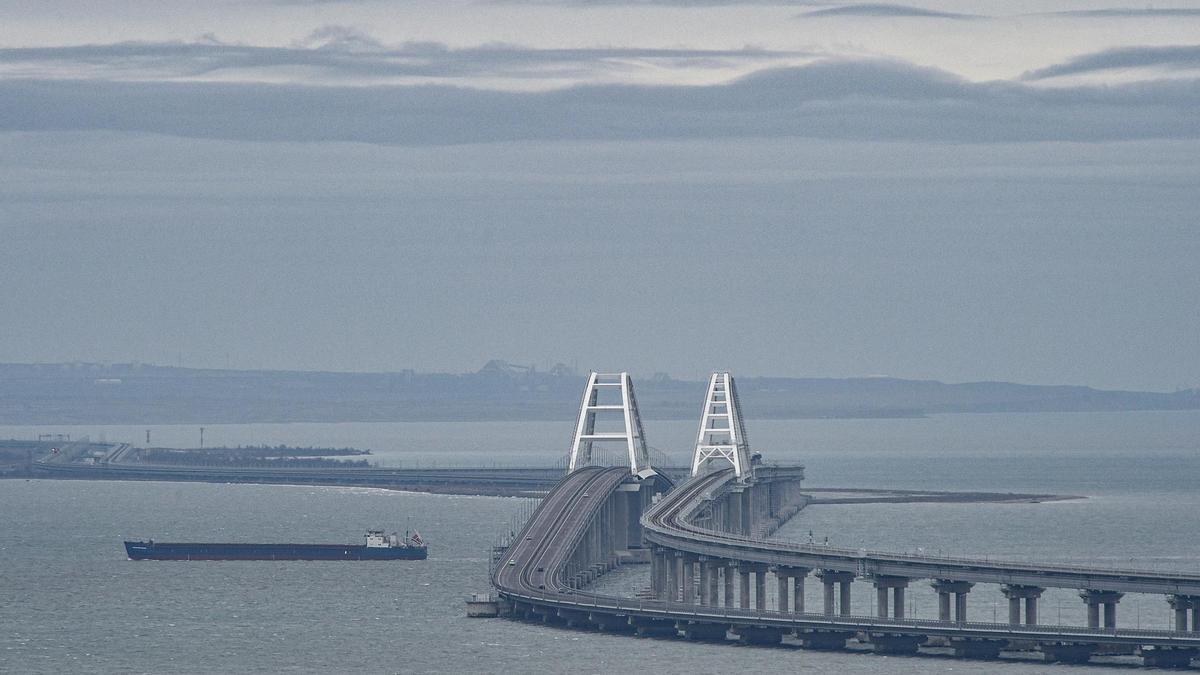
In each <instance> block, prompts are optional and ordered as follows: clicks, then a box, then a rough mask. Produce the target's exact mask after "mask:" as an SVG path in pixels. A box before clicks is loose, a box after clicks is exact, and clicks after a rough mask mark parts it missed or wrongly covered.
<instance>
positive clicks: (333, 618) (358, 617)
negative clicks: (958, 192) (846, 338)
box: [0, 411, 1200, 673]
mask: <svg viewBox="0 0 1200 675" xmlns="http://www.w3.org/2000/svg"><path fill="white" fill-rule="evenodd" d="M569 427H570V422H569V421H567V422H563V423H510V424H502V425H480V424H450V423H447V424H329V425H248V426H207V427H206V444H210V441H209V439H210V438H211V439H213V440H212V441H211V443H213V444H217V443H225V444H238V443H246V444H249V443H271V444H273V443H281V442H287V443H300V444H311V445H324V444H334V445H339V446H340V445H350V446H357V447H370V448H372V449H374V450H375V451H376V456H377V457H378V458H380V459H383V460H384V461H385V462H388V463H400V462H404V463H405V464H406V465H407V464H408V463H409V462H417V461H420V462H424V463H429V464H434V463H446V462H448V461H459V462H467V461H473V462H477V461H479V460H480V459H482V458H485V457H489V456H493V457H496V459H497V460H499V459H500V458H501V457H502V456H504V455H507V454H509V453H511V452H513V451H517V454H516V457H518V458H520V459H527V460H528V463H534V462H538V463H542V464H545V463H550V462H553V461H555V460H556V459H557V458H558V457H560V456H561V455H562V454H563V448H564V446H565V444H566V440H565V439H566V438H567V437H568V436H569V433H570V428H569ZM749 427H750V435H751V441H752V443H753V444H754V447H755V448H756V449H759V450H760V451H762V452H763V453H764V455H765V456H766V458H767V459H768V460H773V459H779V460H781V461H791V460H799V461H802V462H804V463H805V464H806V465H807V467H808V476H809V478H808V480H807V481H806V483H807V484H808V485H811V486H837V487H892V488H910V489H946V490H993V491H1013V492H1056V493H1067V494H1076V495H1085V496H1087V497H1088V498H1087V499H1085V500H1078V501H1067V502H1053V503H1040V504H914V505H853V506H813V507H810V508H809V509H806V510H805V511H803V512H802V513H801V514H800V516H798V517H797V518H796V519H795V520H794V521H792V523H791V524H789V526H788V527H786V528H785V529H784V530H783V531H782V532H781V533H780V536H786V537H790V538H793V539H801V540H803V539H805V538H807V532H808V530H810V529H811V530H813V531H814V534H815V536H816V537H817V538H818V539H820V538H822V537H824V536H826V535H828V536H829V537H830V540H831V543H833V544H836V545H840V546H863V547H872V548H888V549H897V550H909V551H915V550H916V549H917V548H918V547H920V548H922V549H924V550H925V551H926V552H929V553H933V552H937V551H941V552H944V553H947V554H967V555H987V556H995V557H1014V558H1023V559H1032V558H1036V559H1039V560H1047V561H1060V562H1078V563H1087V564H1100V565H1109V564H1113V565H1128V564H1131V563H1132V564H1134V565H1137V566H1151V567H1155V568H1158V569H1166V568H1172V569H1188V570H1193V571H1200V541H1198V538H1197V537H1196V536H1195V527H1194V523H1195V514H1196V513H1198V512H1200V495H1198V494H1197V492H1196V490H1195V485H1196V484H1197V482H1198V481H1200V462H1198V461H1197V455H1198V452H1200V447H1198V445H1197V444H1198V442H1200V441H1198V439H1200V412H1195V411H1190V412H1171V413H1157V412H1151V413H1096V414H1092V413H1088V414H1033V415H1024V414H1006V415H947V416H937V417H932V418H927V419H904V420H795V421H779V420H776V421H757V420H752V421H751V422H750V424H749ZM64 429H65V427H55V428H53V429H51V428H45V429H43V431H47V432H49V431H63V430H64ZM144 429H145V427H136V428H135V427H105V428H103V429H101V428H94V427H93V428H89V429H88V430H86V431H85V430H83V429H75V430H73V431H72V433H73V434H77V433H90V434H91V435H92V437H93V438H97V437H98V434H100V433H104V434H105V435H107V437H108V439H109V440H137V439H138V438H139V435H140V437H142V438H144ZM487 430H495V431H496V433H495V436H494V437H493V438H494V439H495V440H494V441H493V442H492V443H485V442H484V439H485V438H486V435H485V431H487ZM37 431H38V429H35V428H28V427H24V428H15V427H3V428H0V437H7V436H27V435H28V434H30V433H36V432H37ZM693 431H694V429H693V425H692V424H688V423H683V422H661V421H654V420H650V421H647V422H646V432H647V436H648V437H649V439H650V441H651V443H652V444H653V445H655V446H656V447H659V448H662V449H664V450H666V451H668V452H672V453H673V454H674V455H675V456H682V453H681V452H680V450H681V449H682V448H685V447H686V446H687V444H688V443H689V442H690V441H691V436H692V434H693ZM194 432H195V429H194V428H192V427H188V428H168V427H153V432H152V433H153V434H154V435H155V436H156V438H155V441H156V442H162V443H163V444H169V443H173V442H176V441H175V439H176V438H178V439H186V438H187V437H189V436H191V435H192V434H193V433H194ZM125 434H130V436H129V437H126V436H125ZM175 434H177V435H175ZM210 434H211V435H210ZM178 442H179V443H185V442H186V441H185V440H179V441H178ZM527 501H528V500H521V499H512V498H488V497H457V496H443V495H424V494H415V493H402V492H392V491H386V490H372V489H356V488H326V487H294V486H257V485H210V484H192V483H152V482H86V481H42V480H33V481H23V480H18V481H2V482H0V512H2V513H4V514H5V517H4V518H3V519H2V520H0V569H2V570H3V579H4V583H3V584H2V585H0V671H8V670H16V671H21V672H61V671H63V670H76V671H78V670H92V671H113V670H125V671H133V672H162V671H166V670H174V671H177V672H202V671H203V672H210V671H219V670H238V671H251V672H267V671H271V672H274V671H295V672H309V671H318V670H325V671H330V670H336V671H347V670H365V671H370V672H444V673H458V672H464V671H473V672H506V673H513V672H530V671H538V670H541V671H552V672H559V671H567V670H569V671H573V672H581V673H591V672H596V673H599V672H610V671H616V670H625V671H636V670H638V669H641V668H644V667H645V665H646V664H647V663H649V662H654V661H657V660H665V662H670V663H672V664H673V665H674V666H675V668H676V669H677V670H679V671H688V672H697V673H707V672H714V673H715V672H730V671H764V670H786V671H789V672H812V673H823V672H831V671H837V672H861V673H926V672H943V671H944V672H951V671H953V672H956V673H995V672H1012V673H1018V672H1019V673H1025V672H1055V673H1062V672H1066V671H1070V672H1080V669H1079V668H1077V667H1068V668H1065V669H1064V667H1062V666H1035V665H1031V664H1006V663H996V662H972V661H958V660H942V659H931V658H897V657H878V656H873V655H862V654H824V653H817V652H808V651H799V650H792V649H786V648H784V649H778V648H763V649H760V648H740V647H735V646H731V645H730V646H726V645H704V644H693V643H686V642H683V641H674V640H648V639H635V638H626V637H614V636H608V635H602V634H597V633H586V632H576V631H568V630H562V629H555V628H547V627H543V626H538V625H532V624H524V623H517V622H511V621H504V620H468V619H466V618H465V616H464V606H463V599H464V596H465V595H466V594H468V593H470V592H475V591H484V590H486V589H487V569H486V564H487V563H486V560H487V551H488V547H489V546H490V545H491V543H492V542H493V541H494V539H495V538H496V537H497V536H498V535H499V533H500V532H501V530H502V529H503V528H505V527H506V526H507V525H508V523H509V522H510V520H511V518H512V517H513V516H514V515H515V514H517V513H518V512H519V511H521V509H523V508H527V507H526V506H525V504H527ZM376 525H382V526H385V527H387V528H388V529H399V530H403V529H405V528H407V527H409V526H411V527H414V528H416V529H418V530H420V531H421V533H422V534H423V535H424V536H425V538H426V539H428V540H430V542H431V549H430V559H429V560H428V561H425V562H413V563H408V562H405V563H398V564H397V563H391V564H389V563H314V562H280V563H268V562H219V563H179V562H172V563H152V562H141V563H135V562H131V561H128V560H126V559H125V555H124V552H123V550H122V548H121V540H122V539H123V538H145V537H154V538H158V539H163V540H166V539H177V540H178V539H182V540H189V539H191V540H204V539H222V540H232V541H256V540H261V541H286V540H295V541H335V542H336V541H350V540H353V539H355V538H357V537H358V536H359V535H360V534H361V531H362V530H364V529H366V528H367V527H371V526H376ZM644 575H645V568H641V567H631V568H628V569H625V570H622V571H620V572H619V574H617V575H615V576H614V577H612V579H611V580H609V581H608V582H607V583H609V584H611V585H613V586H615V587H617V588H621V589H624V590H627V591H628V590H633V589H635V588H636V587H637V586H638V585H639V584H641V583H644V582H643V581H640V579H641V578H642V577H644ZM869 591H870V588H869V585H868V584H865V583H860V584H856V586H855V596H854V599H855V610H856V612H861V613H868V612H869V611H870V600H871V598H870V595H871V594H870V592H869ZM816 593H817V585H816V584H815V583H814V582H812V581H810V582H809V598H810V601H813V602H815V601H816V598H817V597H818V596H817V595H816ZM998 597H999V594H998V593H997V592H995V589H989V588H987V587H984V586H979V587H977V588H976V590H975V591H973V592H972V594H971V596H970V600H971V608H970V612H971V616H972V618H973V619H974V620H982V621H988V620H991V618H992V617H993V615H994V613H995V612H996V611H997V609H996V608H997V606H998V607H999V617H1000V619H1001V620H1003V610H1004V605H1003V604H1002V603H998V602H997V598H998ZM909 602H910V603H911V609H912V610H914V613H915V614H917V615H921V616H930V615H932V613H933V612H935V596H934V595H933V592H932V591H931V590H928V589H925V588H923V585H922V584H921V583H920V582H918V583H917V584H914V586H913V587H912V589H911V590H910V592H909ZM1082 615H1083V610H1082V602H1081V601H1080V600H1079V599H1078V597H1075V595H1074V593H1072V592H1058V591H1050V592H1047V594H1046V596H1045V598H1044V600H1043V604H1042V616H1043V620H1044V621H1046V622H1051V621H1054V622H1057V621H1059V620H1060V617H1061V620H1062V621H1063V622H1068V623H1079V622H1080V621H1081V620H1082ZM1119 620H1120V622H1121V625H1123V626H1135V625H1140V626H1142V627H1165V625H1166V622H1167V620H1168V614H1167V605H1166V602H1165V600H1163V599H1162V598H1161V597H1154V596H1134V595H1130V596H1127V597H1126V599H1124V600H1123V601H1122V603H1121V605H1120V607H1119ZM1089 669H1090V670H1105V671H1106V672H1111V669H1110V668H1108V667H1107V666H1092V667H1090V668H1088V669H1084V670H1089Z"/></svg>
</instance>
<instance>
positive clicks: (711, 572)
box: [700, 558, 721, 607]
mask: <svg viewBox="0 0 1200 675" xmlns="http://www.w3.org/2000/svg"><path fill="white" fill-rule="evenodd" d="M700 565H701V567H700V604H702V605H707V606H709V607H717V606H719V605H720V604H721V603H720V597H719V590H720V587H721V562H720V561H717V560H713V559H712V558H705V559H703V560H701V562H700Z"/></svg>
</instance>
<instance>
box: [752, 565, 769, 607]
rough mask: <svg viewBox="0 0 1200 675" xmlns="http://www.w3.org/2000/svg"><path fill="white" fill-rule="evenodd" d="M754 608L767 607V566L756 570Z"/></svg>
mask: <svg viewBox="0 0 1200 675" xmlns="http://www.w3.org/2000/svg"><path fill="white" fill-rule="evenodd" d="M754 608H755V609H758V610H764V609H766V608H767V570H766V568H765V567H763V568H760V569H757V570H755V571H754Z"/></svg>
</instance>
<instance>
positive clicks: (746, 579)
mask: <svg viewBox="0 0 1200 675" xmlns="http://www.w3.org/2000/svg"><path fill="white" fill-rule="evenodd" d="M767 569H769V568H768V567H767V566H766V565H765V564H763V563H753V562H746V561H739V562H738V573H739V574H741V575H742V591H743V593H745V595H746V597H745V599H743V601H742V607H743V608H746V609H748V608H749V607H750V578H751V576H752V575H753V577H754V608H755V609H758V610H764V609H766V608H767Z"/></svg>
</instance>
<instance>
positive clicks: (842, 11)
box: [800, 3, 981, 19]
mask: <svg viewBox="0 0 1200 675" xmlns="http://www.w3.org/2000/svg"><path fill="white" fill-rule="evenodd" d="M800 16H801V17H833V16H860V17H877V18H900V19H904V18H914V19H977V18H981V17H979V16H976V15H974V14H959V13H956V12H942V11H938V10H933V9H925V8H923V7H910V6H908V5H891V4H884V3H865V4H861V5H842V6H839V7H827V8H824V9H814V10H812V11H809V12H804V13H803V14H801V15H800Z"/></svg>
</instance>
